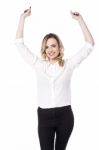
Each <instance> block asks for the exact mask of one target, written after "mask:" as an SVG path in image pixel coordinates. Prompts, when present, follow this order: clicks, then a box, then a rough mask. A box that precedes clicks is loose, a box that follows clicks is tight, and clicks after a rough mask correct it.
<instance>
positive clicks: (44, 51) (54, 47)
mask: <svg viewBox="0 0 99 150" xmlns="http://www.w3.org/2000/svg"><path fill="white" fill-rule="evenodd" d="M41 56H42V58H43V59H44V60H47V61H49V62H50V63H54V62H56V61H58V64H59V65H60V66H63V65H64V60H63V56H64V46H63V44H62V42H61V40H60V38H59V37H58V36H57V35H56V34H54V33H49V34H47V35H45V37H44V38H43V40H42V45H41Z"/></svg>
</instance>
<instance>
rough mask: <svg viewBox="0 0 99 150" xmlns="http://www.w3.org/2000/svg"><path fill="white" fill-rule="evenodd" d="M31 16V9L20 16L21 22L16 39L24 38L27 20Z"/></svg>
mask: <svg viewBox="0 0 99 150" xmlns="http://www.w3.org/2000/svg"><path fill="white" fill-rule="evenodd" d="M30 15H31V7H30V8H29V9H27V10H25V11H24V13H22V14H21V15H20V20H19V24H18V28H17V32H16V39H19V38H23V34H24V23H25V19H26V18H27V17H28V16H30Z"/></svg>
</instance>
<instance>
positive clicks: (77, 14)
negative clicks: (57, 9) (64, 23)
mask: <svg viewBox="0 0 99 150" xmlns="http://www.w3.org/2000/svg"><path fill="white" fill-rule="evenodd" d="M70 13H71V16H72V18H73V19H75V20H77V21H79V20H81V19H83V18H82V16H81V14H80V13H79V12H72V11H70Z"/></svg>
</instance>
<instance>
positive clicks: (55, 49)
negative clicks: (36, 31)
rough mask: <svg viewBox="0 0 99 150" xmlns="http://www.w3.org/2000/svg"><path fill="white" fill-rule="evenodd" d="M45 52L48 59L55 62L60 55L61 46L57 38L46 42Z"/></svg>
mask: <svg viewBox="0 0 99 150" xmlns="http://www.w3.org/2000/svg"><path fill="white" fill-rule="evenodd" d="M45 52H46V56H47V57H48V59H49V60H50V61H51V60H55V59H56V58H57V57H58V55H59V45H58V42H57V40H56V39H55V38H49V39H48V40H47V42H46V46H45Z"/></svg>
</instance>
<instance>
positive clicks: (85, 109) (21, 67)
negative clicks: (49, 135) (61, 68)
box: [0, 0, 99, 150]
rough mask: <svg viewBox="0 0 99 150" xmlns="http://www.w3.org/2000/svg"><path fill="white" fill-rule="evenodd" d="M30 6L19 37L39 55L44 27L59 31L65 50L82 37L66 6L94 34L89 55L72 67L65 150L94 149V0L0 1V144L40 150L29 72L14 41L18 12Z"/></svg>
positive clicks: (97, 132) (97, 26) (98, 24)
mask: <svg viewBox="0 0 99 150" xmlns="http://www.w3.org/2000/svg"><path fill="white" fill-rule="evenodd" d="M29 6H31V7H32V15H31V16H30V17H29V18H27V20H26V22H25V32H24V37H25V43H26V44H27V46H28V47H29V48H30V49H31V51H32V52H34V53H35V54H37V55H40V46H41V42H42V38H43V37H44V36H45V34H47V33H49V32H54V33H56V34H58V35H59V36H60V38H61V39H62V41H63V44H64V46H65V56H66V57H70V56H71V55H73V54H75V53H76V52H77V51H78V50H79V49H80V47H81V46H82V45H83V43H84V39H83V35H82V32H81V29H80V27H79V25H78V23H77V22H76V21H75V20H73V19H72V17H71V15H70V10H73V11H79V12H80V13H81V14H82V16H83V17H84V19H85V21H86V24H87V25H88V27H89V29H90V31H91V33H92V35H93V37H94V39H95V48H94V51H93V52H92V53H91V55H90V56H89V57H88V58H87V59H86V60H84V62H83V63H82V64H81V65H80V66H79V67H78V68H77V69H76V70H75V71H74V74H73V77H72V84H71V88H72V108H73V111H74V116H75V126H74V130H73V132H72V135H71V138H70V140H69V143H68V146H67V150H75V149H76V150H79V149H80V150H84V149H85V150H86V149H87V150H88V149H90V150H93V149H94V150H95V149H99V145H98V143H99V142H98V140H99V129H98V127H99V117H98V114H99V109H98V107H99V106H98V101H99V100H98V99H99V94H98V93H99V92H98V89H99V78H98V76H99V70H98V64H99V59H98V55H99V51H98V49H99V45H98V39H99V38H98V35H99V32H98V31H99V21H98V20H99V19H98V18H99V15H98V14H99V8H98V2H97V0H91V1H90V0H75V1H74V0H58V1H57V0H41V1H40V0H21V1H20V0H9V1H6V0H3V1H2V2H0V149H1V150H7V149H10V150H33V149H35V150H40V146H39V140H38V133H37V111H36V110H37V94H36V92H37V89H36V80H35V79H36V78H35V72H34V70H32V69H31V68H30V67H29V66H28V65H27V64H26V63H25V62H24V61H23V59H22V58H21V57H20V55H19V53H18V51H17V49H16V47H15V45H14V40H15V34H16V30H17V25H18V21H19V16H20V14H21V13H22V12H23V10H24V9H27V8H28V7H29Z"/></svg>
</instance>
